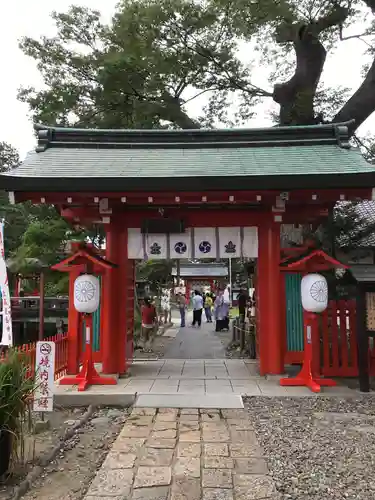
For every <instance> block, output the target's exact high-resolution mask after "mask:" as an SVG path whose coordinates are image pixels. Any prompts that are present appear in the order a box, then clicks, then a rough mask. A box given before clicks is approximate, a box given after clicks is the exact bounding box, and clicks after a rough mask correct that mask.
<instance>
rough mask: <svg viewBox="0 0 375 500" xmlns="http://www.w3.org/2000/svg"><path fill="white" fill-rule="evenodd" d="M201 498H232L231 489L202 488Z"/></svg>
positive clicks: (227, 499) (226, 499) (215, 499)
mask: <svg viewBox="0 0 375 500" xmlns="http://www.w3.org/2000/svg"><path fill="white" fill-rule="evenodd" d="M203 500H233V492H232V490H224V489H220V490H219V489H217V488H203Z"/></svg>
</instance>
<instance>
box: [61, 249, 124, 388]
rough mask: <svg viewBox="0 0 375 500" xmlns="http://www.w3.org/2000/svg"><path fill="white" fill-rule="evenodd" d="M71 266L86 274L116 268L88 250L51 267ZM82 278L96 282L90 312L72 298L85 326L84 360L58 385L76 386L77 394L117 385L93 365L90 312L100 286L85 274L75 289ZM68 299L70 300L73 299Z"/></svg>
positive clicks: (79, 278)
mask: <svg viewBox="0 0 375 500" xmlns="http://www.w3.org/2000/svg"><path fill="white" fill-rule="evenodd" d="M72 266H80V267H81V268H82V269H85V271H86V273H89V272H91V273H92V272H95V273H100V272H103V271H104V270H106V269H111V268H113V267H116V266H115V265H114V264H112V263H110V262H108V261H105V260H104V259H102V258H101V257H99V256H98V255H95V254H93V253H92V252H91V251H90V250H89V249H78V251H77V252H76V253H75V254H74V255H72V256H70V257H68V258H67V259H64V261H62V262H60V263H59V264H56V265H55V266H53V267H52V269H54V270H58V271H66V270H69V269H71V267H72ZM84 276H86V279H87V280H90V279H91V280H93V281H94V283H95V281H96V282H97V285H96V287H95V286H94V288H96V290H94V295H95V293H96V294H97V304H96V305H94V306H93V308H91V309H90V310H86V311H84V306H83V307H82V304H81V305H80V304H79V303H76V294H75V296H74V306H75V308H76V309H77V311H79V313H80V314H81V315H82V318H83V319H84V320H85V324H86V330H85V354H84V360H83V363H82V368H81V370H80V372H79V373H78V374H77V375H66V376H65V377H63V378H62V379H61V380H60V382H59V383H60V385H78V391H79V392H83V391H85V390H86V389H87V387H88V386H90V385H117V381H116V379H115V378H113V377H103V376H100V375H99V373H98V372H97V370H96V368H95V365H94V361H93V352H92V324H93V321H92V312H94V311H95V309H97V308H98V307H99V304H100V285H99V280H98V279H97V278H95V277H94V276H90V275H89V274H85V275H81V276H79V277H78V278H77V279H76V281H75V287H76V283H78V282H79V280H81V281H82V279H83V277H84ZM69 298H70V300H72V299H73V297H69Z"/></svg>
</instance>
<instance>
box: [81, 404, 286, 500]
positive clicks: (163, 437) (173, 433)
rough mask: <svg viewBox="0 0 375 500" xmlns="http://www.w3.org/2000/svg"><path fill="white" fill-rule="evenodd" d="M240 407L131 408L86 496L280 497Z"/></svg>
mask: <svg viewBox="0 0 375 500" xmlns="http://www.w3.org/2000/svg"><path fill="white" fill-rule="evenodd" d="M262 454H263V451H262V449H261V448H260V446H259V443H258V440H257V438H256V435H255V432H254V430H253V426H252V424H251V421H250V420H249V418H248V415H247V411H246V410H219V409H216V410H215V409H212V410H211V409H210V410H198V409H181V410H177V409H172V408H159V409H154V408H135V409H133V411H132V413H131V415H130V417H129V419H128V421H127V422H126V424H125V426H124V427H123V429H122V431H121V433H120V435H119V436H118V438H117V440H116V441H115V443H114V445H113V447H112V450H111V451H110V453H109V454H108V456H107V458H106V460H105V462H104V463H103V466H102V468H101V469H100V470H99V472H98V474H97V476H96V477H95V479H94V481H93V482H92V483H91V486H90V488H89V490H88V492H87V495H86V497H85V500H99V499H105V500H110V499H112V500H113V499H114V500H124V499H127V500H261V499H268V500H279V499H280V498H281V497H280V496H279V495H278V493H277V491H276V487H275V484H274V481H273V479H272V478H271V476H270V475H269V474H268V468H267V463H266V461H265V460H264V458H263V457H262Z"/></svg>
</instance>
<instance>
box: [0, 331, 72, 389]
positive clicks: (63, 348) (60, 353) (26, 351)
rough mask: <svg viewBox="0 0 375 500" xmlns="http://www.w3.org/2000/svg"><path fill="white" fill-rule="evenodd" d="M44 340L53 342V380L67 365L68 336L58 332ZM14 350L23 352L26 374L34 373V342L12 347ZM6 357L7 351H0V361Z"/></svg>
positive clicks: (62, 372)
mask: <svg viewBox="0 0 375 500" xmlns="http://www.w3.org/2000/svg"><path fill="white" fill-rule="evenodd" d="M44 340H45V341H46V342H55V345H56V347H55V380H57V379H58V378H60V377H62V376H63V375H65V373H66V369H67V366H68V337H67V335H66V334H63V333H59V334H57V335H53V336H52V337H48V338H46V339H44ZM13 349H14V351H16V352H19V353H20V354H23V355H24V356H25V358H26V359H27V365H28V376H30V377H33V376H34V375H35V356H36V343H35V342H31V343H30V344H23V345H21V346H18V347H14V348H13ZM6 357H7V353H6V352H5V353H4V352H3V353H0V363H1V362H2V361H4V360H5V359H6Z"/></svg>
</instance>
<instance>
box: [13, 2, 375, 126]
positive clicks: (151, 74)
mask: <svg viewBox="0 0 375 500" xmlns="http://www.w3.org/2000/svg"><path fill="white" fill-rule="evenodd" d="M372 1H373V0H352V1H350V2H348V1H347V0H322V1H320V2H316V1H315V0H302V1H300V0H298V1H297V0H278V1H276V2H275V1H273V0H262V1H261V2H260V1H252V2H249V1H248V0H236V1H233V0H205V1H198V0H122V1H121V2H120V3H119V4H118V6H117V9H116V12H115V14H114V16H113V19H112V21H111V23H110V24H109V25H104V24H103V23H102V21H101V17H100V13H99V12H97V11H93V10H90V9H87V8H84V7H78V6H73V7H71V8H70V9H69V10H68V12H66V13H56V12H55V13H54V14H53V16H52V17H53V19H54V21H55V24H56V35H55V36H54V37H52V38H48V37H42V38H41V39H39V40H35V39H32V38H29V37H25V38H24V39H23V40H22V41H21V48H22V50H23V51H24V53H25V54H26V55H28V56H30V57H32V58H33V59H34V60H35V61H36V62H37V64H38V68H39V70H40V72H41V75H42V77H43V80H44V84H45V85H44V88H43V90H38V89H35V88H23V89H21V91H20V94H19V97H20V99H21V100H23V101H25V102H27V103H28V104H29V106H30V109H31V111H32V114H33V116H34V118H35V119H36V121H41V122H45V123H48V124H56V125H77V126H83V127H102V128H155V127H159V128H160V127H176V128H197V127H200V126H205V127H215V126H222V125H225V126H238V125H242V124H244V123H246V122H247V121H248V120H249V118H251V117H253V116H254V114H255V112H256V109H255V108H254V105H256V104H258V103H259V102H262V103H264V102H265V100H269V99H273V100H274V101H275V102H276V103H278V104H279V105H280V113H278V118H277V119H276V122H278V123H280V122H281V123H286V122H285V120H286V117H287V116H288V113H287V112H285V110H286V109H288V108H291V109H293V120H294V121H295V122H297V123H303V121H304V120H307V122H308V123H311V122H315V121H317V122H320V121H322V120H332V119H334V120H335V119H338V118H345V119H346V118H355V119H356V120H357V121H356V124H355V127H358V126H359V125H360V124H361V123H362V122H363V121H364V119H366V117H367V116H368V114H370V113H371V112H372V111H373V110H374V109H375V100H373V99H372V98H371V92H370V93H368V89H367V93H364V95H363V97H362V98H361V99H360V101H357V102H356V106H352V105H350V106H349V108H345V105H346V104H348V96H349V94H348V90H347V89H346V88H345V82H343V84H344V85H342V86H340V87H337V88H334V89H330V88H326V87H325V86H324V85H323V83H322V82H321V81H320V80H321V76H322V72H323V67H324V63H325V59H326V57H325V53H326V51H333V50H334V49H335V47H336V46H337V45H338V43H345V39H346V30H347V29H348V28H350V27H351V26H352V25H353V24H354V23H358V24H359V26H360V25H361V23H362V25H363V26H364V31H363V32H359V33H358V35H354V37H357V38H359V39H363V40H364V41H366V43H368V44H369V45H370V46H371V43H370V42H371V39H372V37H373V35H374V33H375V29H374V26H375V23H374V21H373V19H372V15H371V13H369V10H368V7H370V8H372V7H373V5H372ZM366 6H367V7H366ZM350 38H353V35H352V34H351V35H350ZM311 40H313V43H311ZM317 50H318V52H316V51H317ZM314 55H315V56H316V57H314ZM296 56H297V57H296ZM369 57H371V58H373V57H374V54H372V53H371V50H369ZM319 58H320V59H319ZM259 65H261V66H262V67H263V69H264V70H266V71H267V70H268V76H269V84H270V85H271V87H270V88H269V89H264V88H262V87H263V85H264V82H262V83H260V82H259V76H258V73H257V68H258V67H259ZM315 66H316V67H315ZM303 68H305V69H306V71H304V69H303ZM365 71H367V72H370V71H372V69H371V65H370V64H367V67H366V68H365ZM374 72H375V68H374ZM292 77H293V78H292ZM288 78H290V79H291V81H289V82H288ZM279 82H282V83H279ZM318 84H319V86H318ZM194 100H196V102H197V106H198V108H202V113H199V112H198V113H196V116H189V114H188V107H187V105H188V104H190V103H191V102H192V101H194ZM366 103H367V108H366ZM310 108H311V111H309V113H310V115H308V114H306V113H307V111H306V110H310ZM344 108H345V112H343V113H341V110H343V109H344ZM364 109H365V110H366V112H365V113H363V110H364ZM283 110H284V112H282V111H283ZM298 113H300V114H299V115H298ZM366 113H367V116H365V115H366ZM357 115H358V116H357ZM283 120H284V121H283Z"/></svg>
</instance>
